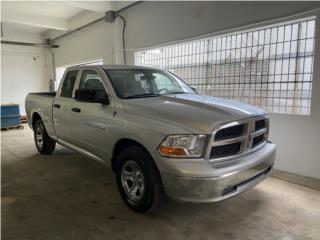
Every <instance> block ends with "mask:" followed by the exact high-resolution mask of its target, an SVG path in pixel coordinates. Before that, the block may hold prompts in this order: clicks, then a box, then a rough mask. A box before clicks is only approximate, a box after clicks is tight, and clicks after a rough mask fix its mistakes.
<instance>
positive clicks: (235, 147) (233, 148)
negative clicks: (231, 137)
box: [210, 142, 241, 158]
mask: <svg viewBox="0 0 320 240" xmlns="http://www.w3.org/2000/svg"><path fill="white" fill-rule="evenodd" d="M240 146H241V143H240V142H237V143H231V144H228V145H222V146H217V147H213V148H211V153H210V158H221V157H229V156H232V155H234V154H237V153H239V151H240Z"/></svg>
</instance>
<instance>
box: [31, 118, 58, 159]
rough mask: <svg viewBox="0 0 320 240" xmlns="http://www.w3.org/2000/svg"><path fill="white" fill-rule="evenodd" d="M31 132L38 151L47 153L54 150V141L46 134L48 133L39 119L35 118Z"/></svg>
mask: <svg viewBox="0 0 320 240" xmlns="http://www.w3.org/2000/svg"><path fill="white" fill-rule="evenodd" d="M33 134H34V141H35V144H36V147H37V150H38V152H39V153H41V154H46V155H48V154H51V153H52V152H53V151H54V149H55V147H56V142H55V141H54V140H52V139H51V138H50V137H49V136H48V133H47V131H46V129H45V127H44V125H43V123H42V121H41V120H37V121H36V122H35V124H34V128H33Z"/></svg>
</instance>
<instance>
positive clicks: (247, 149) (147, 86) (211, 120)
mask: <svg viewBox="0 0 320 240" xmlns="http://www.w3.org/2000/svg"><path fill="white" fill-rule="evenodd" d="M26 112H27V116H28V123H29V125H30V127H31V128H32V129H33V131H34V139H35V144H36V147H37V150H38V151H39V152H40V153H41V154H51V153H52V152H53V151H54V148H55V145H56V143H59V144H61V145H63V146H65V147H67V148H69V149H72V150H74V151H77V152H79V153H82V154H84V155H86V156H88V157H90V158H93V159H95V160H97V161H100V162H101V163H104V164H106V165H109V166H111V168H112V170H113V171H114V173H115V177H116V182H117V186H118V189H119V192H120V195H121V197H122V199H123V200H124V202H125V203H126V204H127V205H128V206H129V207H130V208H132V209H133V210H135V211H137V212H142V213H145V212H150V211H152V210H153V209H155V207H156V206H158V205H159V203H160V202H161V200H162V199H163V197H164V196H168V197H171V198H174V199H177V200H182V201H189V202H199V203H204V202H215V201H220V200H224V199H227V198H230V197H233V196H235V195H237V194H239V193H242V192H244V191H246V190H248V189H250V188H252V187H253V186H255V185H256V184H257V183H259V182H260V181H262V180H263V179H265V178H266V177H267V176H268V175H269V174H270V172H271V171H272V168H273V164H274V159H275V145H274V144H273V143H272V142H271V141H269V140H268V134H269V117H268V115H267V114H266V113H265V112H264V111H263V110H261V109H259V108H257V107H254V106H251V105H248V104H244V103H240V102H235V101H230V100H224V99H219V98H215V97H209V96H201V95H199V94H198V93H197V92H196V91H195V90H194V89H193V88H191V87H190V86H189V85H187V84H186V83H185V82H184V81H183V80H181V79H180V78H179V77H177V76H175V75H174V74H172V73H170V72H167V71H163V70H159V69H155V68H147V67H138V66H120V65H119V66H116V65H115V66H106V65H105V66H77V67H71V68H69V69H67V70H66V73H65V74H64V77H63V80H62V81H61V83H60V86H59V88H58V90H57V92H56V93H55V92H52V93H51V92H50V93H30V94H29V95H28V96H27V98H26Z"/></svg>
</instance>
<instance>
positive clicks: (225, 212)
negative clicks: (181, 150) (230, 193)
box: [1, 126, 320, 240]
mask: <svg viewBox="0 0 320 240" xmlns="http://www.w3.org/2000/svg"><path fill="white" fill-rule="evenodd" d="M1 133H2V137H1V139H2V143H1V156H2V162H1V166H2V171H1V173H2V184H1V186H2V197H1V202H2V208H1V214H2V239H3V240H7V239H12V240H13V239H19V240H20V239H24V240H27V239H46V240H51V239H85V240H88V239H90V240H94V239H126V240H127V239H155V238H156V239H246V240H247V239H255V240H256V239H259V240H262V239H285V240H289V239H319V236H320V192H319V191H316V190H313V189H309V188H306V187H302V186H299V185H296V184H293V183H289V182H286V181H283V180H279V179H276V178H272V177H270V178H269V179H267V180H266V181H264V182H263V183H261V184H260V185H258V186H257V187H255V188H254V189H252V190H251V191H249V192H247V193H244V194H242V195H240V196H238V197H236V198H233V199H229V200H227V201H224V202H220V203H215V204H202V205H195V204H185V203H184V204H182V203H177V202H173V201H167V202H166V203H165V204H164V205H163V206H162V207H161V208H160V210H159V211H158V212H156V213H154V214H151V215H139V214H137V213H134V212H132V211H131V210H129V209H128V208H127V207H126V206H125V205H124V203H123V202H122V200H121V199H120V196H119V195H118V192H117V190H116V186H115V182H114V178H113V174H112V172H111V169H110V168H108V167H104V166H102V165H101V164H99V163H97V162H95V161H93V160H91V159H89V158H87V157H84V156H81V155H79V154H76V153H74V152H72V151H69V150H67V149H65V148H63V147H58V148H57V150H56V151H55V152H54V154H53V155H51V156H41V155H39V154H38V153H37V151H36V149H35V146H34V143H33V136H32V131H31V130H30V129H29V127H28V126H25V129H24V130H10V131H3V132H1Z"/></svg>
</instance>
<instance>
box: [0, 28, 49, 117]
mask: <svg viewBox="0 0 320 240" xmlns="http://www.w3.org/2000/svg"><path fill="white" fill-rule="evenodd" d="M2 39H3V40H12V41H21V42H23V41H26V42H42V38H41V35H40V34H38V33H27V32H19V31H15V30H14V29H6V28H5V29H4V37H3V38H2ZM50 67H51V66H48V61H47V54H46V51H45V50H44V49H42V48H34V47H25V46H14V45H7V44H2V45H1V104H6V103H17V104H19V105H20V114H21V115H25V106H24V102H25V97H26V96H27V94H28V93H29V92H41V91H42V92H43V91H49V84H50V77H49V69H50Z"/></svg>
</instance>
